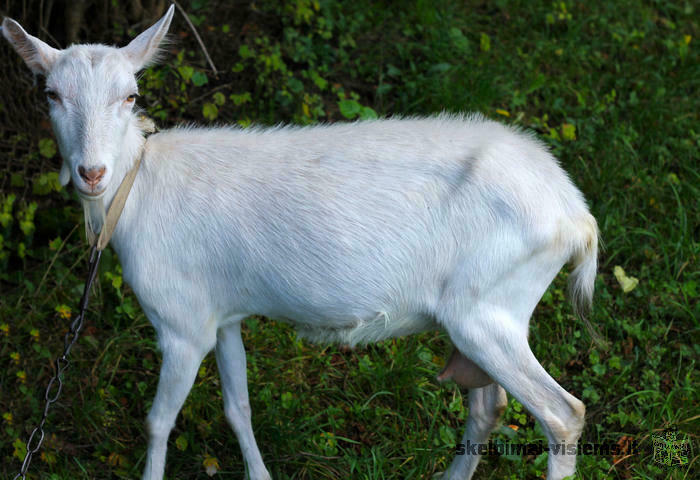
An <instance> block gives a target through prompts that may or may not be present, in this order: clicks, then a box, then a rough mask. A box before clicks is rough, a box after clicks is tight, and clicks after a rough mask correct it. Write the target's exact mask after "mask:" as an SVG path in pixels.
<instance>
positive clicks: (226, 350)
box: [216, 321, 271, 480]
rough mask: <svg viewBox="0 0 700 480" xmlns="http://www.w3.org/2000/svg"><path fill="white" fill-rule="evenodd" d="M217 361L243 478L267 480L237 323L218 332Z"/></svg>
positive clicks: (225, 410) (227, 414) (268, 474)
mask: <svg viewBox="0 0 700 480" xmlns="http://www.w3.org/2000/svg"><path fill="white" fill-rule="evenodd" d="M216 362H217V364H218V366H219V374H220V375H221V384H222V387H223V388H222V390H223V395H224V412H225V414H226V419H227V420H228V422H229V423H230V424H231V427H233V431H234V432H235V433H236V437H237V438H238V443H239V445H240V446H241V452H242V453H243V460H244V463H245V470H246V476H245V478H246V479H250V480H270V478H271V477H270V473H269V472H268V471H267V468H265V464H264V463H263V459H262V455H260V450H259V449H258V444H257V443H256V442H255V436H254V435H253V426H252V423H251V414H250V403H249V401H248V381H247V378H246V358H245V349H244V347H243V340H242V339H241V323H240V321H237V322H235V323H233V324H231V325H227V326H226V327H222V328H220V329H219V331H218V333H217V340H216Z"/></svg>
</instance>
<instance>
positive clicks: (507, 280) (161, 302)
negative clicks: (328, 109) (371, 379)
mask: <svg viewBox="0 0 700 480" xmlns="http://www.w3.org/2000/svg"><path fill="white" fill-rule="evenodd" d="M172 17H173V8H172V7H171V8H170V9H169V10H168V12H167V13H166V15H165V16H164V17H163V18H162V19H161V20H160V21H159V22H158V23H156V24H155V25H154V26H152V27H151V28H149V29H148V30H146V31H145V32H144V33H142V34H141V35H139V36H138V37H137V38H136V39H134V40H133V41H132V42H131V43H130V44H129V45H127V46H126V47H124V48H115V47H108V46H104V45H74V46H71V47H70V48H67V49H65V50H56V49H54V48H52V47H50V46H48V45H47V44H45V43H44V42H42V41H41V40H39V39H37V38H35V37H33V36H30V35H28V34H27V33H26V32H25V31H24V30H23V29H22V27H21V26H20V25H19V24H18V23H16V22H15V21H13V20H11V19H8V18H6V19H5V20H4V21H3V34H4V36H5V38H7V39H8V40H9V41H10V43H11V44H12V45H13V47H14V48H15V49H16V50H17V52H18V53H19V54H20V55H21V56H22V57H23V59H24V61H25V62H26V63H27V65H28V66H29V68H31V70H32V71H33V72H34V73H36V74H42V75H45V76H46V77H47V78H46V88H47V95H48V99H49V104H50V107H51V108H50V111H51V120H52V122H53V128H54V131H55V134H56V137H57V138H58V144H59V146H60V151H61V155H62V156H63V166H62V168H61V176H60V178H61V181H62V183H64V184H66V183H67V182H68V181H69V179H72V180H73V183H74V184H75V186H76V188H77V190H78V192H79V194H80V197H81V199H82V200H83V202H84V204H85V207H86V209H88V211H90V212H92V213H90V215H89V217H90V221H91V222H99V220H100V214H99V213H100V211H101V207H100V206H99V205H100V203H103V204H104V205H105V206H108V205H109V204H110V202H111V199H112V198H113V196H114V193H115V190H116V188H117V186H118V185H119V183H120V181H121V179H122V178H123V177H124V175H125V173H126V172H127V171H128V170H129V169H130V168H131V167H132V165H134V162H135V161H136V159H137V157H138V156H139V155H143V156H142V165H141V168H140V170H139V172H138V175H137V177H136V182H135V184H134V186H133V190H132V191H131V194H130V196H129V198H128V201H127V202H126V207H125V209H124V212H123V214H122V217H121V220H120V221H119V224H118V225H117V228H116V231H115V233H114V237H113V239H112V246H113V248H114V250H115V251H116V252H117V254H118V255H119V258H120V260H121V262H122V267H123V272H124V279H125V280H126V281H127V282H128V283H129V284H130V285H131V287H132V288H133V290H134V292H135V293H136V296H137V297H138V300H139V302H140V304H141V306H142V307H143V310H144V312H145V313H146V315H147V316H148V318H149V320H150V321H151V322H152V323H153V326H154V327H155V329H156V332H157V335H158V341H159V345H160V347H161V349H162V351H163V365H162V368H161V374H160V381H159V383H158V392H157V394H156V397H155V400H154V401H153V407H152V409H151V411H150V413H149V415H148V422H147V423H148V429H149V432H150V443H149V448H148V458H147V462H146V466H145V472H144V474H143V478H144V479H147V480H154V479H161V478H162V477H163V473H164V468H165V452H166V445H167V439H168V436H169V434H170V431H171V429H172V427H173V424H174V422H175V418H176V416H177V413H178V411H179V410H180V407H181V406H182V404H183V402H184V401H185V397H186V396H187V394H188V392H189V390H190V388H191V386H192V383H193V381H194V379H195V376H196V374H197V370H198V367H199V365H200V362H201V361H202V359H203V357H204V356H205V355H206V354H207V353H208V352H209V351H211V350H212V349H213V348H215V349H216V359H217V362H218V366H219V370H220V372H221V380H222V387H223V396H224V407H225V412H226V418H227V419H228V421H229V422H230V423H231V426H232V427H233V430H234V431H235V433H236V436H237V437H238V441H239V443H240V445H241V449H242V451H243V457H244V462H245V465H246V470H247V471H246V473H247V475H248V476H249V478H252V479H269V478H270V474H269V473H268V471H267V469H266V467H265V465H264V463H263V460H262V456H261V454H260V451H259V449H258V446H257V445H256V442H255V438H254V436H253V430H252V427H251V412H250V406H249V403H248V390H247V385H246V357H245V351H244V348H243V343H242V342H241V333H240V332H241V322H242V321H243V320H244V319H245V318H246V317H248V316H249V315H251V314H259V315H264V316H267V317H272V318H277V319H284V320H286V321H289V322H291V323H293V324H295V325H296V326H297V327H298V328H299V332H300V334H301V335H302V336H304V337H306V338H309V339H311V340H314V341H335V342H341V343H347V344H351V345H354V344H362V343H367V342H376V341H379V340H382V339H387V338H391V337H396V336H401V335H407V334H411V333H415V332H421V331H425V330H429V329H438V328H441V329H444V330H445V331H446V332H447V334H448V335H449V337H450V339H451V340H452V342H453V343H454V346H455V348H456V350H455V354H454V355H453V356H452V358H451V359H450V361H449V362H448V365H447V367H446V369H445V370H444V371H443V373H442V374H441V376H440V379H447V378H454V379H456V380H457V381H458V383H460V384H461V385H462V386H465V387H469V388H472V390H471V392H470V395H469V410H470V411H469V413H470V416H469V420H468V421H467V425H466V432H465V434H464V439H463V442H464V443H467V441H469V442H471V443H483V442H485V441H486V440H487V438H488V435H489V433H490V432H491V431H492V429H493V428H495V426H496V423H497V421H498V419H499V415H500V414H501V413H502V411H503V409H504V408H505V406H506V395H505V390H507V391H508V392H510V393H511V394H512V395H513V396H514V397H515V398H517V399H518V401H520V403H522V404H523V405H524V406H525V407H526V408H527V409H528V410H529V411H530V412H532V414H533V415H534V416H535V417H536V418H537V419H538V420H539V421H540V422H541V424H542V426H543V427H544V430H545V432H546V434H547V437H548V440H549V442H550V443H552V444H561V443H566V444H572V443H576V442H577V440H578V438H579V435H580V433H581V430H582V428H583V417H584V410H585V408H584V405H583V403H581V402H580V401H579V400H577V399H576V398H575V397H573V396H572V395H570V394H569V393H568V392H567V391H566V390H564V389H563V388H562V387H560V386H559V385H558V384H557V382H556V381H554V379H552V377H550V376H549V375H548V374H547V372H546V371H545V370H544V369H543V368H542V366H541V365H540V364H539V363H538V361H537V360H536V359H535V357H534V355H533V354H532V351H531V350H530V348H529V346H528V341H527V335H528V322H529V319H530V315H531V314H532V311H533V309H534V308H535V305H536V304H537V302H538V301H539V299H540V297H541V296H542V294H543V293H544V291H545V290H546V288H547V286H548V285H549V284H550V282H551V281H552V279H553V278H554V277H555V275H556V274H557V272H558V271H559V270H560V268H561V267H562V266H563V265H564V264H565V263H567V262H569V261H571V262H572V263H573V265H574V270H573V272H572V273H571V276H570V279H571V287H572V294H573V298H574V300H575V303H576V304H577V305H578V306H579V307H587V306H589V304H590V302H591V297H592V294H593V283H594V278H595V274H596V262H597V260H596V256H597V245H598V229H597V226H596V222H595V219H594V218H593V217H592V216H591V214H590V213H589V211H588V209H587V207H586V204H585V201H584V199H583V197H582V195H581V193H580V192H579V190H577V189H576V187H575V186H574V185H573V184H572V182H571V181H570V180H569V178H568V177H567V175H566V173H565V172H564V171H563V170H562V169H561V168H560V167H559V166H558V164H557V161H556V160H555V159H554V158H553V157H552V155H550V154H549V153H548V152H547V150H546V148H545V147H544V146H543V145H542V144H541V143H540V142H538V141H537V140H536V139H535V138H533V137H532V135H529V134H526V133H523V132H520V131H518V130H516V129H513V128H509V127H506V126H503V125H501V124H499V123H496V122H492V121H489V120H486V119H484V118H482V117H481V116H479V115H471V116H461V115H446V114H443V115H438V116H436V117H431V118H408V119H387V120H374V121H368V122H356V123H349V124H348V123H345V124H335V125H324V126H315V127H306V128H297V127H276V128H250V129H245V130H243V129H239V128H189V127H188V128H175V129H172V130H167V131H164V132H161V133H158V134H155V135H152V136H150V137H149V138H148V139H147V140H146V139H145V138H144V134H143V132H142V130H141V128H140V123H139V120H138V117H137V115H136V113H135V112H134V111H133V107H134V97H135V95H136V93H137V83H136V73H137V72H138V71H139V70H141V69H142V68H144V66H145V65H146V64H148V63H149V62H151V61H152V60H153V58H154V56H155V55H156V53H157V51H158V45H159V43H160V42H161V40H162V39H163V37H164V35H165V34H166V31H167V29H168V27H169V24H170V21H171V19H172ZM96 205H97V207H96ZM98 227H99V226H98ZM504 389H505V390H504ZM467 453H470V452H467ZM478 461H479V456H478V455H469V454H467V455H461V456H457V458H456V459H455V460H454V461H453V462H452V464H451V465H450V467H449V470H448V471H447V472H446V474H445V478H449V479H464V478H470V477H471V475H472V474H473V472H474V469H475V468H476V465H477V463H478ZM575 464H576V456H575V455H571V454H570V451H569V454H568V455H567V454H565V453H564V452H562V451H559V452H558V453H550V456H549V478H550V479H561V478H563V477H565V476H568V475H572V474H573V473H574V472H575Z"/></svg>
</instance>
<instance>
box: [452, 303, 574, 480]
mask: <svg viewBox="0 0 700 480" xmlns="http://www.w3.org/2000/svg"><path fill="white" fill-rule="evenodd" d="M469 317H470V318H469V319H468V320H467V321H455V322H452V321H448V322H444V326H445V328H446V329H447V332H448V334H449V335H450V338H451V339H452V342H453V343H454V344H455V346H456V347H457V348H458V349H459V350H460V351H462V352H468V354H469V358H470V359H471V360H472V361H474V363H476V364H477V365H478V366H479V367H480V368H481V369H482V370H484V371H485V372H486V373H487V374H488V375H489V377H491V378H492V379H493V380H494V381H495V382H497V383H498V384H500V385H502V386H503V388H505V390H506V391H507V392H508V393H510V394H511V395H513V397H515V398H516V399H517V400H518V401H519V402H520V403H521V404H522V405H523V406H524V407H525V408H527V409H528V410H529V411H530V412H531V413H532V414H533V415H534V416H535V418H536V419H537V420H538V421H539V422H540V424H541V425H542V427H543V429H544V431H545V433H546V434H547V438H548V441H549V444H550V445H549V446H550V452H549V459H548V475H547V478H548V479H549V480H561V479H562V478H564V477H567V476H569V475H573V474H574V473H575V471H576V455H575V452H573V453H574V454H572V452H571V451H568V449H567V448H566V447H567V446H571V445H575V444H576V443H577V441H578V438H579V436H580V435H581V430H582V429H583V417H584V413H585V407H584V405H583V403H581V401H579V400H578V399H576V398H575V397H574V396H572V395H571V394H569V393H568V392H567V391H566V390H564V389H563V388H562V387H561V386H559V384H557V382H556V381H555V380H554V379H553V378H552V377H551V376H549V374H547V372H546V371H545V370H544V368H542V366H541V365H540V364H539V362H538V361H537V359H536V358H535V356H534V355H533V353H532V351H531V350H530V346H529V345H528V343H527V335H526V331H525V330H524V329H523V328H522V325H521V322H518V321H517V317H515V316H513V315H512V314H511V313H510V312H509V311H507V310H505V309H502V308H498V307H496V306H495V305H493V304H489V305H486V306H485V307H484V308H475V310H474V311H473V315H470V316H469ZM561 444H564V446H565V448H564V449H563V450H562V448H561ZM448 478H451V477H448Z"/></svg>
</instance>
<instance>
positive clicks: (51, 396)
mask: <svg viewBox="0 0 700 480" xmlns="http://www.w3.org/2000/svg"><path fill="white" fill-rule="evenodd" d="M100 257H102V250H98V249H97V245H93V247H92V249H91V250H90V264H89V266H88V277H87V280H86V281H85V288H84V290H83V296H82V298H81V299H80V313H78V316H77V317H75V320H73V322H72V323H71V324H70V329H69V330H68V332H67V333H66V336H65V337H64V339H63V354H62V355H61V356H60V357H57V358H56V360H55V361H54V366H55V373H54V376H53V377H52V378H51V380H49V384H48V385H47V386H46V393H44V400H45V401H46V403H45V404H44V414H43V415H42V417H41V421H40V422H39V425H37V426H36V427H35V428H34V430H32V433H31V434H30V435H29V440H27V455H26V456H25V457H24V462H22V468H20V471H19V473H18V474H17V475H15V478H14V479H13V480H17V479H19V478H21V479H26V478H27V470H28V469H29V464H30V463H31V462H32V457H33V456H34V454H35V453H37V452H38V451H39V449H40V448H41V444H42V443H44V424H45V423H46V417H47V416H48V414H49V407H51V405H52V404H54V403H55V402H56V401H57V400H58V397H59V396H60V395H61V389H63V379H62V378H61V376H62V375H63V372H64V371H65V370H66V369H67V368H68V365H69V364H70V362H69V361H68V354H69V353H70V351H71V348H73V345H74V344H75V342H76V341H77V340H78V335H79V334H80V330H81V329H82V328H83V320H84V319H85V310H87V306H88V299H89V297H90V287H92V283H93V281H94V280H95V276H96V275H97V266H98V265H99V263H100ZM52 389H53V390H54V391H52ZM37 435H38V437H37V438H38V440H36V445H35V446H33V447H32V441H34V437H36V436H37Z"/></svg>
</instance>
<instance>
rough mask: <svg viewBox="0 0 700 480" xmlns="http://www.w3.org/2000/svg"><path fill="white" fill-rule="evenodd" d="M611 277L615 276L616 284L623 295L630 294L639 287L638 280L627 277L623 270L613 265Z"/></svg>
mask: <svg viewBox="0 0 700 480" xmlns="http://www.w3.org/2000/svg"><path fill="white" fill-rule="evenodd" d="M613 275H615V278H616V279H617V282H618V283H619V284H620V286H621V287H622V291H623V292H625V293H629V292H631V291H632V290H634V289H635V288H637V285H639V279H638V278H635V277H628V276H627V274H626V273H625V271H624V269H623V268H622V267H621V266H619V265H615V268H614V269H613Z"/></svg>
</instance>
